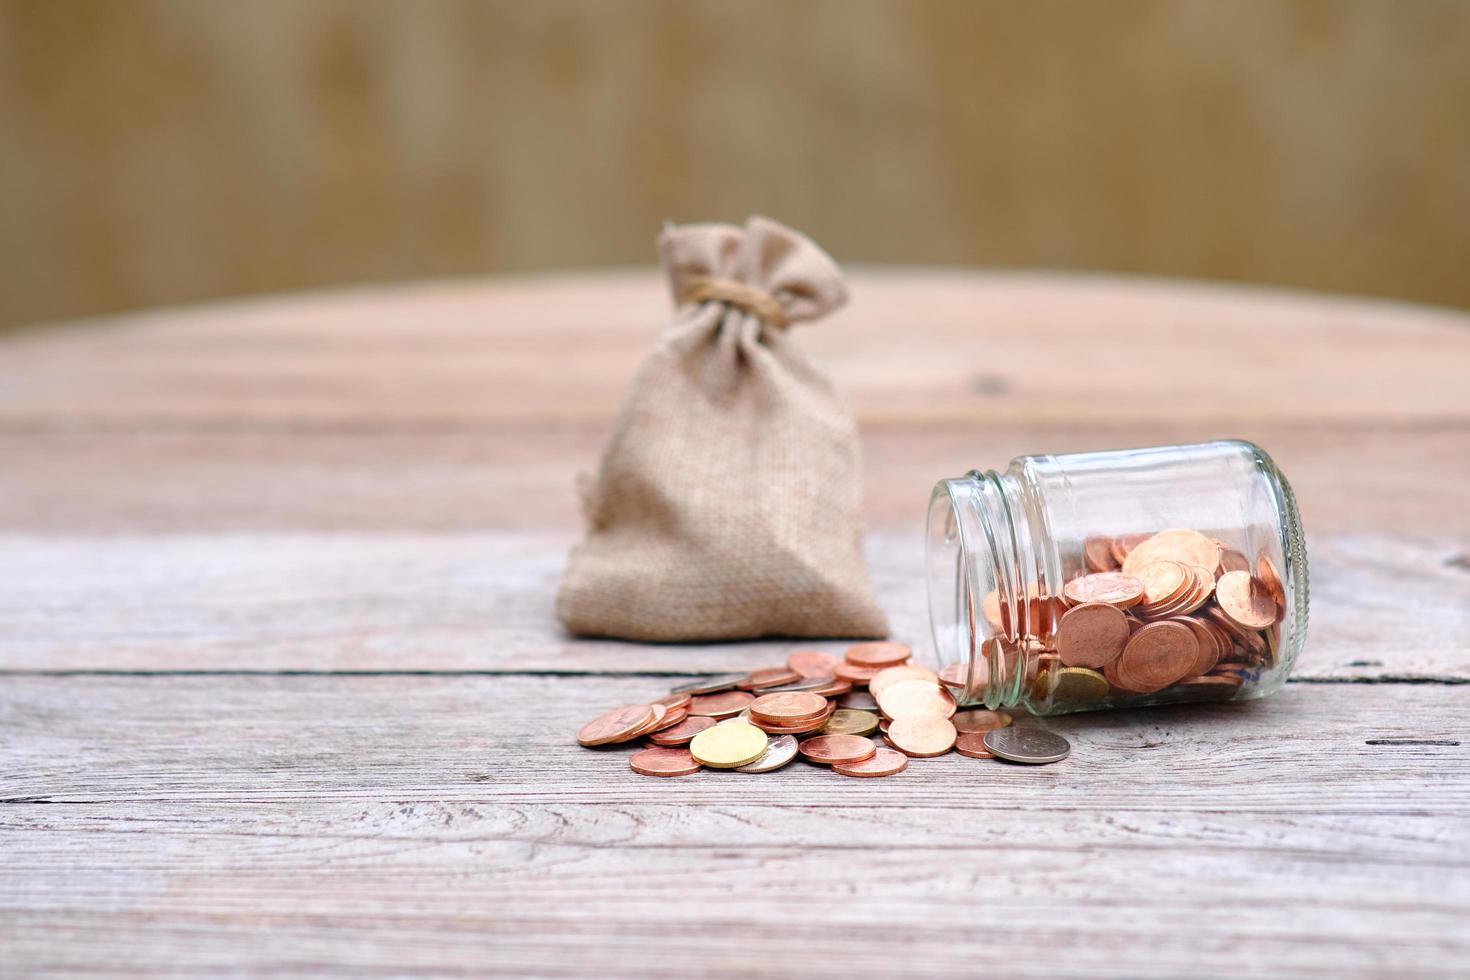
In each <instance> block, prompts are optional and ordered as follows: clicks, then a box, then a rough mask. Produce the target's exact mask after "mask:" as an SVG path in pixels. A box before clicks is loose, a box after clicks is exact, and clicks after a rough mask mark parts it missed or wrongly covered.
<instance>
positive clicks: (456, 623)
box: [0, 529, 1470, 680]
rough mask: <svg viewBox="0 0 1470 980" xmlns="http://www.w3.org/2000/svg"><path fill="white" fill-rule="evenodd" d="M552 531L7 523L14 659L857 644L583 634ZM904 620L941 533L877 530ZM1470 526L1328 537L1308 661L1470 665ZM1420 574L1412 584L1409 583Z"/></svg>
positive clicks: (1414, 674)
mask: <svg viewBox="0 0 1470 980" xmlns="http://www.w3.org/2000/svg"><path fill="white" fill-rule="evenodd" d="M571 541H572V538H570V537H568V536H556V535H549V534H517V533H475V534H441V535H423V534H417V535H408V534H347V533H339V534H239V535H188V536H166V537H156V536H151V535H139V536H126V537H121V536H120V537H80V538H51V537H44V536H40V537H34V536H20V535H8V536H0V581H4V582H6V583H7V587H6V588H5V589H4V590H0V670H189V671H201V670H202V671H218V670H256V671H274V670H315V671H336V670H348V671H394V670H398V671H404V670H409V671H412V670H454V671H466V670H470V671H502V672H504V671H510V672H515V671H552V672H558V671H560V672H577V671H593V672H607V673H622V672H633V673H642V672H659V673H681V672H698V671H719V670H732V669H744V668H751V667H757V666H763V665H765V664H768V663H770V662H772V661H776V662H779V661H781V660H783V659H784V658H785V656H786V653H787V651H789V650H791V649H795V648H798V647H806V648H811V647H816V648H821V649H829V650H832V651H834V652H838V651H840V650H842V649H843V645H842V644H834V643H813V642H809V641H808V642H800V643H793V642H785V643H783V642H759V643H733V644H721V645H715V646H682V645H648V644H634V643H618V642H609V641H589V640H573V639H571V638H569V637H567V636H566V635H565V634H563V633H562V632H561V630H560V627H559V626H558V624H557V623H556V621H555V617H554V615H553V608H552V603H553V597H554V595H555V592H556V587H557V583H558V582H559V580H560V576H561V570H562V568H563V563H564V562H565V559H566V552H567V548H568V546H569V545H570V544H571ZM869 543H870V555H871V558H870V562H869V565H870V567H871V568H872V569H873V570H874V573H875V580H876V583H877V587H878V590H879V596H880V601H881V602H882V604H883V606H884V608H885V609H886V610H888V612H889V614H890V616H891V618H892V625H893V630H894V635H895V636H897V637H899V638H901V639H903V640H905V641H906V642H909V643H911V644H913V645H914V646H915V647H916V649H918V650H919V651H920V653H921V656H924V657H928V656H930V654H929V651H930V649H931V648H930V641H929V624H928V611H927V610H928V606H927V600H926V597H925V584H924V573H923V540H922V538H921V536H920V535H919V533H918V530H917V529H915V530H913V531H912V532H910V533H907V534H892V533H880V534H873V535H871V536H870V539H869ZM1467 545H1470V542H1456V541H1449V540H1445V539H1439V540H1435V539H1428V540H1423V541H1414V540H1409V539H1399V538H1392V537H1386V536H1383V535H1325V536H1324V535H1316V536H1313V537H1312V538H1311V541H1310V554H1311V557H1312V586H1313V596H1312V616H1311V618H1312V624H1311V628H1310V632H1309V640H1308V644H1307V648H1306V651H1305V652H1304V654H1303V656H1302V658H1301V660H1300V661H1299V662H1298V666H1297V669H1296V676H1297V677H1302V678H1333V679H1345V680H1358V679H1374V678H1384V677H1391V678H1406V679H1458V680H1470V569H1467V568H1466V567H1465V563H1464V554H1465V551H1464V548H1465V547H1466V546H1467ZM1408 583H1412V587H1406V584H1408Z"/></svg>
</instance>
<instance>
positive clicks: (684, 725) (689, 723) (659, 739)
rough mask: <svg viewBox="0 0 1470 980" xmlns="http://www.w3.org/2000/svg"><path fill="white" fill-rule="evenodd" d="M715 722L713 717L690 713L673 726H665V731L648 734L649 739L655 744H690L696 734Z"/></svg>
mask: <svg viewBox="0 0 1470 980" xmlns="http://www.w3.org/2000/svg"><path fill="white" fill-rule="evenodd" d="M714 724H715V720H714V719H713V718H705V717H704V716H703V715H690V716H689V717H687V718H685V719H684V720H683V721H681V722H679V724H677V725H675V726H674V727H673V728H665V729H664V730H663V731H660V732H654V733H653V734H652V735H649V736H648V740H649V741H650V742H652V743H653V744H654V745H688V744H689V743H690V742H691V741H693V739H694V736H696V735H698V734H699V733H700V732H702V731H704V730H705V729H706V728H710V727H712V726H713V725H714Z"/></svg>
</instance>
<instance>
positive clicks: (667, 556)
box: [557, 217, 888, 642]
mask: <svg viewBox="0 0 1470 980" xmlns="http://www.w3.org/2000/svg"><path fill="white" fill-rule="evenodd" d="M658 248H659V254H660V257H661V258H662V261H663V267H664V270H665V272H666V273H667V274H668V277H669V284H670V287H671V288H672V291H673V296H674V303H675V306H676V312H675V315H674V317H673V320H672V322H671V323H670V324H669V325H668V327H666V328H665V329H664V331H663V333H662V335H661V336H660V338H659V340H658V343H657V345H656V346H655V347H654V350H653V352H652V353H651V354H650V355H649V356H648V358H647V360H645V361H644V363H643V365H642V367H641V368H640V369H639V371H638V374H637V376H636V378H635V379H634V381H633V385H632V388H631V390H630V391H629V392H628V394H627V398H626V401H625V402H624V404H623V407H622V411H621V413H620V415H619V416H618V419H617V422H616V425H615V427H614V431H613V434H612V438H611V440H610V441H609V443H608V445H607V447H606V449H605V450H604V452H603V456H602V462H601V466H600V468H599V470H598V473H597V475H596V477H595V478H593V479H592V480H590V481H585V482H584V485H583V488H582V489H583V509H584V511H585V515H586V520H587V534H586V537H585V539H584V540H583V542H582V543H581V544H579V545H577V546H576V547H574V548H573V549H572V553H571V558H570V561H569V562H568V566H567V571H566V576H565V578H564V580H563V582H562V587H561V592H560V594H559V596H558V598H557V615H558V617H559V618H560V619H561V621H562V623H563V624H565V626H566V627H567V628H568V629H569V630H571V631H572V632H573V633H578V634H583V635H593V636H606V637H617V638H621V639H628V640H641V641H662V642H679V641H690V642H692V641H707V640H733V639H749V638H755V637H768V636H789V637H832V638H869V637H883V636H885V635H887V632H888V625H887V621H886V619H885V617H884V615H883V612H882V610H881V609H880V608H879V606H878V603H877V600H876V598H875V596H874V594H873V586H872V581H871V579H870V578H869V575H868V568H867V564H866V562H865V560H864V557H863V550H862V525H861V480H862V471H861V460H860V455H859V447H858V433H857V426H856V423H855V422H854V420H853V417H852V414H851V413H850V412H849V411H848V409H847V407H846V405H845V404H844V403H843V401H842V399H841V398H840V397H839V396H838V394H837V392H836V390H835V389H834V388H833V386H832V384H831V383H830V382H829V381H828V380H827V379H826V378H825V377H824V376H823V375H822V374H821V373H820V372H819V371H817V370H816V369H815V368H814V367H812V365H811V364H810V363H809V362H808V361H807V359H806V358H805V357H804V356H803V355H802V353H801V352H800V351H799V350H798V349H797V347H796V345H795V344H794V343H793V340H792V337H791V336H790V332H789V331H790V330H791V327H792V325H794V324H798V323H802V322H806V321H811V320H816V319H819V318H820V317H822V316H824V315H826V314H827V313H829V312H831V311H832V310H835V309H836V308H838V307H839V306H841V305H842V304H843V303H844V302H845V301H846V299H847V287H846V285H845V283H844V282H843V279H842V273H841V270H839V269H838V267H837V265H836V263H835V262H833V261H832V259H831V258H830V257H829V256H828V255H827V254H826V253H825V252H824V251H822V249H820V248H819V247H818V246H817V245H816V244H815V243H814V242H812V241H811V240H810V239H808V238H806V237H805V236H803V235H801V234H799V233H797V232H795V231H792V230H791V229H789V228H786V227H784V226H783V225H781V224H779V223H777V222H775V221H771V220H770V219H767V218H760V217H753V218H751V219H750V220H749V221H748V222H747V223H746V225H745V227H744V228H743V229H742V228H737V227H734V226H731V225H720V224H698V225H685V226H682V227H674V226H670V227H668V228H666V229H665V231H664V233H663V234H662V235H661V236H660V237H659V242H658Z"/></svg>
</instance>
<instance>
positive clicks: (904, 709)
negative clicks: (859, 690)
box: [877, 680, 955, 718]
mask: <svg viewBox="0 0 1470 980" xmlns="http://www.w3.org/2000/svg"><path fill="white" fill-rule="evenodd" d="M877 698H878V707H879V708H881V709H882V711H883V713H884V714H886V715H887V716H888V717H890V718H902V717H905V716H907V715H914V714H929V715H938V716H939V717H940V718H948V717H949V716H951V715H953V714H954V713H955V702H954V695H953V694H950V693H949V691H947V690H946V689H945V688H944V687H942V686H941V685H939V684H936V683H934V682H933V681H926V680H908V681H900V682H899V683H897V684H890V685H889V686H888V687H886V688H884V689H883V691H882V693H880V694H878V695H877Z"/></svg>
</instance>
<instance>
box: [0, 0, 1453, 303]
mask: <svg viewBox="0 0 1470 980" xmlns="http://www.w3.org/2000/svg"><path fill="white" fill-rule="evenodd" d="M752 212H760V213H766V214H770V215H772V216H775V217H778V218H779V219H781V220H782V221H785V222H787V223H789V224H791V225H794V226H795V227H797V228H800V229H802V230H803V231H806V232H807V233H809V234H810V235H812V236H813V237H814V238H815V239H816V240H817V241H819V242H821V243H822V244H823V245H825V246H826V247H827V248H828V249H829V250H830V251H832V252H833V254H834V255H836V256H837V257H838V258H839V260H841V261H843V262H846V263H929V264H945V265H956V266H993V267H1022V268H1065V269H1076V270H1108V271H1118V272H1125V273H1140V274H1149V275H1167V276H1190V277H1199V278H1208V279H1218V280H1234V281H1250V282H1259V283H1270V284H1279V285H1285V286H1292V287H1301V288H1307V289H1314V290H1331V291H1339V292H1349V293H1356V294H1370V295H1379V296H1387V297H1398V298H1404V299H1409V300H1415V301H1421V302H1428V303H1437V304H1445V305H1452V306H1461V307H1464V306H1470V274H1467V272H1466V256H1467V255H1470V3H1466V2H1464V0H1384V2H1302V0H1294V2H1288V0H1259V2H1256V0H1247V2H1174V3H1169V2H1140V0H1111V2H1106V3H1101V2H1097V3H1093V2H1072V3H1067V2H1028V3H1008V2H1005V3H1003V2H957V0H954V2H952V0H909V2H874V0H831V2H802V0H790V2H740V3H735V2H703V0H681V2H655V0H621V2H619V0H588V2H566V0H534V2H529V0H528V2H484V0H481V2H471V0H465V2H450V0H414V2H409V0H399V2H393V0H375V2H374V0H250V2H248V3H227V2H223V0H0V213H3V218H0V267H3V269H4V273H3V281H4V288H3V289H0V329H3V328H6V327H14V326H16V325H19V324H24V323H28V322H31V321H37V320H45V319H50V318H60V317H71V316H76V315H84V314H92V313H100V312H107V311H114V310H122V309H128V308H135V307H143V306H154V305H160V304H170V303H179V302H186V301H194V300H200V299H206V298H213V297H222V296H236V295H241V294H250V293H257V292H262V291H279V290H295V289H306V288H314V287H323V286H330V285H339V284H347V283H356V282H363V281H368V280H391V279H408V278H421V277H433V276H463V275H483V274H487V273H504V272H525V271H533V270H548V269H560V268H567V267H586V266H607V265H627V264H647V263H651V262H652V261H653V259H654V255H653V238H654V235H655V233H656V231H657V229H658V227H659V225H660V224H661V223H662V222H663V221H664V220H666V219H671V220H675V221H688V220H703V219H726V220H732V221H738V220H741V219H743V218H744V217H745V216H746V215H747V214H749V213H752Z"/></svg>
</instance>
